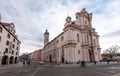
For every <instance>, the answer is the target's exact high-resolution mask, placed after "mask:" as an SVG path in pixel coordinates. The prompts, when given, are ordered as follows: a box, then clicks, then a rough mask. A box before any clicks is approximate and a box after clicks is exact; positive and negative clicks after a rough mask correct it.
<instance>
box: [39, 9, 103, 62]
mask: <svg viewBox="0 0 120 76" xmlns="http://www.w3.org/2000/svg"><path fill="white" fill-rule="evenodd" d="M75 15H76V20H75V21H72V18H71V17H69V16H68V17H67V18H66V22H65V24H64V29H63V32H62V33H60V34H59V35H58V36H57V37H55V38H54V39H53V40H51V41H49V32H48V30H47V29H46V31H45V33H44V47H43V48H42V51H41V59H42V60H44V61H46V62H59V63H65V62H68V63H76V62H78V61H83V60H84V61H86V62H93V61H99V60H100V59H101V48H100V45H99V35H98V32H96V31H95V28H93V26H92V24H91V22H92V13H88V12H87V11H86V9H85V8H83V9H82V10H81V11H80V12H77V13H76V14H75Z"/></svg>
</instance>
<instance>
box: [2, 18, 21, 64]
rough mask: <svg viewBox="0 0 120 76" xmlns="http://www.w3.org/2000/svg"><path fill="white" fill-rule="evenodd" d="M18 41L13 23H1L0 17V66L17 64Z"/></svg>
mask: <svg viewBox="0 0 120 76" xmlns="http://www.w3.org/2000/svg"><path fill="white" fill-rule="evenodd" d="M19 50H20V41H19V40H18V37H17V35H16V31H15V25H14V24H13V23H5V22H1V16H0V65H1V64H13V63H17V60H18V57H19Z"/></svg>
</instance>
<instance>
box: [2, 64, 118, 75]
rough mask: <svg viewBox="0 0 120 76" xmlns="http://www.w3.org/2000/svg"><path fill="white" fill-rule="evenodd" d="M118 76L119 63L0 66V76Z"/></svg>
mask: <svg viewBox="0 0 120 76" xmlns="http://www.w3.org/2000/svg"><path fill="white" fill-rule="evenodd" d="M48 75H49V76H120V63H110V64H106V63H98V64H97V65H94V64H88V65H87V66H86V67H85V68H83V67H80V66H79V64H67V65H66V64H61V65H54V66H53V65H39V64H38V63H32V64H31V65H30V66H28V65H26V66H23V65H22V63H19V64H15V65H4V66H0V76H48Z"/></svg>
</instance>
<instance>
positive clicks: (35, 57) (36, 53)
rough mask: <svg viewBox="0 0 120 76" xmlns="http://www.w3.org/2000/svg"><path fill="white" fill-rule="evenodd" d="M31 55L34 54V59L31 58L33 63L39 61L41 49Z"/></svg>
mask: <svg viewBox="0 0 120 76" xmlns="http://www.w3.org/2000/svg"><path fill="white" fill-rule="evenodd" d="M33 54H34V57H33V60H34V61H40V60H41V49H39V50H36V51H34V52H33Z"/></svg>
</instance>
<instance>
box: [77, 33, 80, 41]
mask: <svg viewBox="0 0 120 76" xmlns="http://www.w3.org/2000/svg"><path fill="white" fill-rule="evenodd" d="M77 42H80V39H79V34H77Z"/></svg>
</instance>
